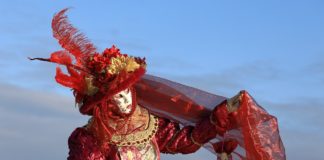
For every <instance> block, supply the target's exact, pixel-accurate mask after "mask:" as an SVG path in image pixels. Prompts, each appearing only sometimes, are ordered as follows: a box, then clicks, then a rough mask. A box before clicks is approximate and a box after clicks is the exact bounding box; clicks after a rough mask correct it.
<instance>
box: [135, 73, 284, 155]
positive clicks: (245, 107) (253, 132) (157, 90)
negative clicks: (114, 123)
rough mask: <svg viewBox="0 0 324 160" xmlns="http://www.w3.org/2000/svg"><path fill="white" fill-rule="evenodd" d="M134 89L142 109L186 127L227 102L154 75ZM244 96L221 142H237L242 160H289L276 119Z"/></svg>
mask: <svg viewBox="0 0 324 160" xmlns="http://www.w3.org/2000/svg"><path fill="white" fill-rule="evenodd" d="M135 89H136V93H137V99H138V103H139V104H140V105H141V106H143V107H146V108H147V109H149V110H150V111H151V112H153V113H154V114H156V115H158V116H160V117H165V118H168V119H171V120H175V121H177V122H179V123H181V124H182V125H184V126H185V125H188V124H195V123H197V122H199V121H201V120H202V119H204V118H206V117H208V116H209V115H210V114H211V110H212V109H213V108H214V107H215V106H217V105H219V104H220V103H221V102H223V101H224V100H225V99H226V98H225V97H222V96H217V95H214V94H211V93H207V92H205V91H201V90H199V89H195V88H192V87H189V86H185V85H182V84H179V83H176V82H172V81H169V80H166V79H162V78H159V77H156V76H152V75H145V76H143V78H142V79H141V80H140V81H139V82H137V84H135ZM241 94H242V101H241V103H240V107H239V109H238V110H237V111H236V112H235V113H232V114H231V116H229V117H230V123H231V124H230V125H229V126H230V127H229V128H228V131H227V132H226V133H225V135H224V136H218V137H217V139H218V141H226V140H228V139H234V140H236V141H237V142H238V143H239V147H237V149H236V150H235V151H234V153H236V154H237V155H238V156H237V157H241V158H240V159H247V160H284V159H286V157H285V149H284V146H283V143H282V141H281V138H280V135H279V129H278V123H277V119H276V117H274V116H272V115H270V114H269V113H267V112H266V111H265V110H264V109H263V108H262V107H261V106H259V105H258V104H257V103H256V102H255V101H254V99H253V98H252V97H251V96H250V95H249V94H248V93H247V92H246V91H241ZM214 144H215V143H214Z"/></svg>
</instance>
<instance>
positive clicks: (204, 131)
mask: <svg viewBox="0 0 324 160" xmlns="http://www.w3.org/2000/svg"><path fill="white" fill-rule="evenodd" d="M226 104H227V101H224V102H222V103H221V104H219V105H218V106H216V107H215V109H214V110H213V111H212V114H211V115H210V116H209V117H206V118H205V119H203V120H202V121H200V122H199V123H197V124H196V126H185V127H183V128H181V129H180V126H179V124H177V123H176V122H172V121H170V120H168V119H164V118H159V128H158V131H157V133H156V140H157V143H158V145H159V149H160V151H161V152H162V153H171V154H175V153H183V154H188V153H193V152H196V151H197V150H198V149H199V148H200V147H201V146H202V145H203V144H204V143H206V142H208V141H209V140H211V139H213V138H215V137H216V135H217V134H219V135H223V134H224V133H225V132H226V131H227V129H228V127H229V125H230V124H229V118H228V114H229V112H228V109H227V106H226Z"/></svg>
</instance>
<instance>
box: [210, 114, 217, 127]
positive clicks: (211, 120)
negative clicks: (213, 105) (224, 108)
mask: <svg viewBox="0 0 324 160" xmlns="http://www.w3.org/2000/svg"><path fill="white" fill-rule="evenodd" d="M209 122H210V123H211V124H213V125H215V126H216V122H215V121H214V120H213V114H210V116H209Z"/></svg>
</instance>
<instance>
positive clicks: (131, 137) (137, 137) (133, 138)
mask: <svg viewBox="0 0 324 160" xmlns="http://www.w3.org/2000/svg"><path fill="white" fill-rule="evenodd" d="M157 128H158V118H157V117H155V116H153V115H150V120H149V124H148V127H147V129H145V130H143V131H137V132H135V133H130V134H127V135H119V134H115V135H113V136H112V138H111V140H110V142H109V143H111V144H115V145H117V146H134V145H135V146H140V147H143V146H146V144H147V142H149V141H150V140H151V139H152V138H153V137H154V135H155V133H156V131H157Z"/></svg>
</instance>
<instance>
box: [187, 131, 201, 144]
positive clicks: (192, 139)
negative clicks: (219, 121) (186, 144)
mask: <svg viewBox="0 0 324 160" xmlns="http://www.w3.org/2000/svg"><path fill="white" fill-rule="evenodd" d="M190 139H191V141H192V142H193V143H194V144H195V145H197V146H202V145H203V144H200V143H198V142H197V141H195V140H194V138H193V137H192V132H191V133H190Z"/></svg>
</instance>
